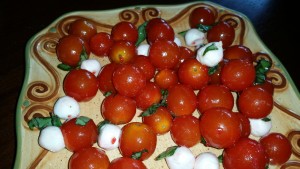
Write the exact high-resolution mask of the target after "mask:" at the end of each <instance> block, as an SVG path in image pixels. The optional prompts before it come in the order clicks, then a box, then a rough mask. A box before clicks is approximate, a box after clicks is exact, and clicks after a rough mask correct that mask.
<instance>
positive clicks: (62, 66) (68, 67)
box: [57, 63, 72, 71]
mask: <svg viewBox="0 0 300 169" xmlns="http://www.w3.org/2000/svg"><path fill="white" fill-rule="evenodd" d="M57 68H59V69H60V70H63V71H70V70H72V67H71V66H69V65H66V64H63V63H61V64H58V65H57Z"/></svg>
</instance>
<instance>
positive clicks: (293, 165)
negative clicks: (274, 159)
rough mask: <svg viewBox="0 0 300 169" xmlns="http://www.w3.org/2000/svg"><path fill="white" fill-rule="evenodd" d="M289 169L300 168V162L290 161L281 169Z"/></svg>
mask: <svg viewBox="0 0 300 169" xmlns="http://www.w3.org/2000/svg"><path fill="white" fill-rule="evenodd" d="M289 168H291V169H292V168H300V162H299V161H288V162H286V163H285V164H283V165H282V166H281V167H280V169H289Z"/></svg>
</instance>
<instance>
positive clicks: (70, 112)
mask: <svg viewBox="0 0 300 169" xmlns="http://www.w3.org/2000/svg"><path fill="white" fill-rule="evenodd" d="M79 112H80V108H79V103H78V102H77V101H76V100H75V99H74V98H73V97H70V96H63V97H60V98H59V99H58V100H57V101H56V102H55V104H54V108H53V113H54V114H55V115H57V116H58V117H59V118H61V119H65V120H67V119H72V118H75V117H77V116H78V115H79Z"/></svg>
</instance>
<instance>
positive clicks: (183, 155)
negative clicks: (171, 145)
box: [166, 146, 195, 169]
mask: <svg viewBox="0 0 300 169" xmlns="http://www.w3.org/2000/svg"><path fill="white" fill-rule="evenodd" d="M166 162H167V165H168V166H169V168H170V169H183V168H184V169H193V167H194V164H195V156H194V155H193V153H192V151H191V150H190V149H189V148H187V147H185V146H181V147H178V148H177V149H176V150H175V153H174V154H173V155H172V156H169V157H167V158H166Z"/></svg>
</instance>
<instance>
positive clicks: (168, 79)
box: [154, 69, 179, 89]
mask: <svg viewBox="0 0 300 169" xmlns="http://www.w3.org/2000/svg"><path fill="white" fill-rule="evenodd" d="M154 82H155V83H156V84H157V85H158V86H159V87H160V88H161V89H167V88H169V87H170V86H173V85H175V84H177V83H178V82H179V80H178V76H177V74H176V72H175V71H174V70H171V69H162V70H159V71H158V72H157V73H156V74H155V76H154Z"/></svg>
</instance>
